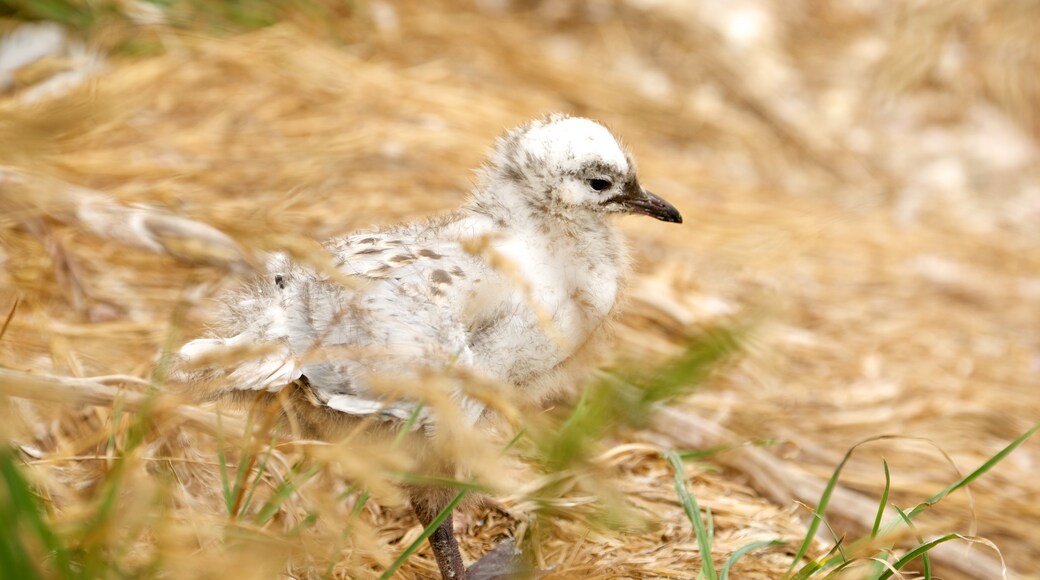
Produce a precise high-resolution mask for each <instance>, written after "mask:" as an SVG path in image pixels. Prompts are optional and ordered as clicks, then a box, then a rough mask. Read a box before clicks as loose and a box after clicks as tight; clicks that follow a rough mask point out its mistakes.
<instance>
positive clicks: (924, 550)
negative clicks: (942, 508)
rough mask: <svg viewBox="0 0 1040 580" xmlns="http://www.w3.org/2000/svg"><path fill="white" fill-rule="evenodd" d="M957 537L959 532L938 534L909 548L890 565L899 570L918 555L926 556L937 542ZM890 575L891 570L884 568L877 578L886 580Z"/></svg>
mask: <svg viewBox="0 0 1040 580" xmlns="http://www.w3.org/2000/svg"><path fill="white" fill-rule="evenodd" d="M959 538H961V535H960V534H946V535H945V536H940V537H938V538H936V539H934V540H932V541H930V542H925V543H923V544H921V545H920V546H918V547H916V548H914V549H913V550H910V551H909V552H907V553H906V555H905V556H903V557H902V558H900V559H898V560H896V562H895V563H894V564H892V567H893V568H895V569H896V570H900V569H902V568H903V567H905V566H906V565H907V564H909V563H910V562H913V561H914V560H916V559H917V558H918V557H920V556H926V555H927V554H928V552H929V551H930V550H931V549H932V548H934V547H936V546H938V545H939V544H943V543H946V542H949V541H950V540H956V539H959ZM891 577H892V570H885V571H884V572H883V573H882V574H881V576H880V577H878V580H888V578H891Z"/></svg>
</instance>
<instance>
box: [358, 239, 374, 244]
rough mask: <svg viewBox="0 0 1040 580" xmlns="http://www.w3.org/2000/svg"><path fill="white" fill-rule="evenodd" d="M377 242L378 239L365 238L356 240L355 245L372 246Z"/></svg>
mask: <svg viewBox="0 0 1040 580" xmlns="http://www.w3.org/2000/svg"><path fill="white" fill-rule="evenodd" d="M377 241H379V240H378V238H365V239H363V240H358V242H357V243H359V244H374V243H376V242H377Z"/></svg>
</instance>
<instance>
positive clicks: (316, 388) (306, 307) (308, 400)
mask: <svg viewBox="0 0 1040 580" xmlns="http://www.w3.org/2000/svg"><path fill="white" fill-rule="evenodd" d="M619 214H642V215H647V216H650V217H653V218H656V219H658V220H661V221H665V222H674V223H681V222H682V217H681V216H680V214H679V212H678V210H676V209H675V207H673V206H672V205H671V204H669V203H668V202H666V201H664V200H663V199H661V198H660V197H658V196H656V195H654V194H653V193H651V192H650V191H648V190H646V189H644V188H643V187H642V186H641V185H640V183H639V181H638V179H637V177H636V167H635V164H634V163H633V161H632V158H631V156H630V155H629V154H628V153H627V152H626V150H625V149H624V147H623V146H622V145H621V143H620V142H619V141H618V139H617V138H616V137H615V136H614V135H612V134H611V132H610V131H609V130H607V129H606V128H605V127H603V126H602V125H600V124H598V123H596V122H594V121H591V120H588V119H583V118H577V117H570V116H566V115H561V114H553V115H549V116H547V117H544V118H542V119H539V120H535V121H532V122H529V123H527V124H524V125H522V126H520V127H518V128H516V129H513V130H511V131H509V132H507V133H506V134H505V135H503V136H502V137H500V138H499V139H498V140H497V142H496V144H495V146H494V148H493V150H492V151H491V153H490V155H489V157H488V160H487V162H486V163H485V164H484V166H483V167H482V168H481V169H480V170H479V172H478V183H477V186H476V188H475V190H474V191H473V193H472V195H471V197H470V198H469V200H468V201H467V202H466V203H465V204H464V205H463V206H462V208H461V209H460V210H458V211H456V212H455V213H452V214H450V215H447V216H443V217H441V218H437V219H433V220H431V221H428V222H424V223H415V224H408V225H403V226H399V227H394V228H388V229H383V230H379V231H374V232H365V233H356V234H352V235H348V236H346V237H343V238H338V239H333V240H330V241H328V242H326V244H325V248H326V249H327V250H328V251H329V252H330V254H331V257H332V261H333V263H334V264H335V267H336V272H337V274H338V275H339V276H330V275H328V274H327V273H321V272H317V271H315V270H314V269H311V268H308V267H306V266H302V265H300V264H296V263H293V262H291V261H289V260H287V259H284V258H276V259H274V260H272V263H271V265H270V272H268V273H267V274H265V275H263V276H261V277H259V278H258V279H257V280H256V281H254V282H253V283H252V284H251V285H250V286H249V287H248V288H246V289H245V290H242V291H239V292H237V293H236V294H234V295H233V296H231V297H229V298H228V299H227V300H226V306H227V316H226V317H225V318H226V320H225V321H224V323H223V324H222V325H221V326H222V330H223V331H224V332H222V333H220V336H216V337H213V338H206V339H200V340H195V341H192V342H190V343H188V344H186V345H185V346H184V347H183V348H182V349H181V351H180V355H181V362H182V364H183V365H185V366H188V367H190V366H194V367H195V368H196V370H195V371H193V373H194V374H193V376H192V378H194V379H195V380H203V379H208V382H210V383H211V384H212V383H213V382H214V381H215V382H216V383H217V384H218V385H219V386H218V388H217V390H218V391H219V393H220V394H234V393H236V392H237V393H243V392H250V391H254V392H260V393H278V392H280V391H281V392H282V394H283V396H282V397H281V398H280V400H281V401H282V403H283V404H284V405H285V407H286V408H285V413H286V415H287V416H288V418H289V419H290V420H291V421H292V422H293V424H294V425H296V426H298V427H299V429H300V430H301V431H302V432H303V433H302V435H303V436H306V437H319V438H326V439H334V438H336V437H339V436H342V435H344V434H345V433H347V432H348V431H349V429H350V428H352V427H354V426H356V425H357V424H358V422H359V420H360V419H361V418H368V419H369V421H370V422H372V423H373V424H378V425H385V426H387V427H386V428H387V430H388V431H392V430H393V429H395V428H397V429H399V428H400V426H401V424H402V422H403V421H405V420H407V419H409V418H411V417H413V416H417V417H418V421H417V424H418V425H419V426H420V429H419V431H420V432H421V433H422V434H424V435H430V434H432V433H435V432H436V431H437V430H438V428H439V427H440V428H443V427H444V421H445V420H446V419H447V417H446V416H440V417H439V416H438V412H437V411H435V410H433V409H434V408H435V407H436V405H419V400H418V399H419V398H420V397H412V398H410V397H409V396H408V395H407V394H405V395H401V394H400V393H397V394H395V395H394V396H389V395H388V394H387V391H386V389H385V387H384V386H385V384H386V383H387V381H388V380H389V381H391V382H393V383H395V384H419V383H421V382H422V381H423V380H425V378H426V377H429V376H431V373H438V372H440V373H443V372H445V371H446V370H447V369H455V370H460V369H461V370H465V371H466V372H468V373H470V376H474V377H481V378H483V379H487V380H489V381H497V382H498V383H500V384H504V385H508V387H509V388H510V389H511V390H512V391H514V393H515V398H516V399H517V400H520V401H528V402H538V401H540V400H542V399H543V398H544V397H545V396H546V395H547V394H548V393H549V392H551V390H552V388H554V387H556V386H558V385H559V383H560V382H562V381H561V378H562V377H565V376H567V373H569V372H570V371H571V370H572V369H573V368H574V367H575V366H578V364H579V363H580V361H581V358H582V357H580V356H579V355H580V353H582V352H583V351H584V350H586V349H587V347H588V345H589V344H590V342H591V341H592V339H594V338H595V337H596V336H597V335H598V334H601V333H600V332H599V331H600V330H601V328H602V327H603V326H604V324H605V323H606V322H607V321H608V320H609V319H610V318H611V316H612V314H613V313H614V311H615V307H616V305H617V304H618V296H619V293H620V291H621V288H622V284H623V281H624V279H625V276H626V274H627V273H628V269H629V262H628V254H627V251H626V246H625V243H624V240H623V239H622V236H621V234H620V232H619V230H618V229H617V228H616V226H615V225H614V224H613V223H612V219H611V218H612V217H613V216H616V215H619ZM257 344H259V345H265V346H266V347H267V348H265V349H264V350H263V355H262V356H257V357H253V358H251V359H247V360H244V361H240V362H238V363H236V364H234V365H231V366H229V367H220V366H210V367H206V365H205V364H203V365H201V366H202V367H203V368H201V369H199V368H198V367H199V366H200V365H199V364H198V363H199V361H204V360H206V359H207V356H208V355H210V354H212V353H213V352H214V351H217V350H220V349H226V348H229V347H243V346H250V345H257ZM317 351H322V354H321V356H315V355H314V353H315V352H317ZM381 385H384V386H381ZM286 394H288V396H284V395H286ZM449 398H450V400H451V401H453V404H454V405H455V406H456V408H457V410H458V413H457V414H456V415H454V418H455V419H456V420H458V419H459V418H460V417H461V420H462V421H463V422H464V423H466V424H467V425H475V424H477V423H478V422H479V421H480V419H481V417H482V416H483V415H484V414H485V412H486V409H485V408H484V405H483V404H481V403H480V402H478V401H476V400H474V399H472V398H470V397H467V396H466V395H465V394H464V393H463V389H462V385H461V383H459V382H458V381H457V382H456V385H455V387H454V388H453V391H452V393H451V394H450V396H449ZM443 408H444V407H443V405H442V406H441V407H440V409H441V410H442V412H441V413H440V415H448V414H450V413H444V412H443ZM438 422H440V425H438ZM420 439H421V438H420ZM419 447H420V448H421V447H422V444H421V443H420V444H419ZM418 453H420V454H421V453H423V451H422V450H421V449H420V450H419V451H418ZM434 455H435V454H434ZM437 457H438V459H435V460H430V461H427V462H425V466H426V468H429V469H434V470H440V471H446V472H451V469H452V465H451V463H452V462H451V460H450V459H444V458H443V457H440V456H437ZM407 491H408V493H409V495H410V496H411V501H412V506H413V508H414V511H415V513H416V515H417V516H418V518H419V520H420V521H421V522H422V524H423V525H424V526H425V525H429V524H430V522H431V520H432V519H433V518H434V516H436V514H438V513H439V512H440V511H441V510H442V509H443V508H444V507H445V506H446V505H447V504H448V502H449V499H450V496H451V495H452V493H445V491H444V490H438V489H433V488H428V487H414V488H409V489H408V490H407ZM430 543H431V546H432V548H433V551H434V555H435V557H436V559H437V564H438V566H439V568H440V571H441V574H442V576H443V577H444V578H454V579H461V578H464V577H465V575H466V570H465V568H464V566H463V563H462V558H461V555H460V553H459V548H458V545H457V543H456V541H455V537H454V534H453V531H452V520H451V518H450V517H449V518H448V519H447V520H446V521H445V522H444V523H443V524H442V525H441V526H440V527H439V528H438V529H437V530H436V531H435V532H434V534H433V535H432V536H431V537H430Z"/></svg>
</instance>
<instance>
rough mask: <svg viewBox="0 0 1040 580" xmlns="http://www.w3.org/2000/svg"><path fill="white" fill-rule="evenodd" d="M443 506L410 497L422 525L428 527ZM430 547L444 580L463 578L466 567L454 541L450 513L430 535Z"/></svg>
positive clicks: (461, 579)
mask: <svg viewBox="0 0 1040 580" xmlns="http://www.w3.org/2000/svg"><path fill="white" fill-rule="evenodd" d="M443 508H444V506H441V508H440V509H434V506H431V505H430V504H429V503H428V502H423V501H416V500H415V499H412V509H413V510H414V511H415V515H416V517H418V518H419V522H420V523H422V525H423V526H424V527H428V526H429V525H430V522H432V521H433V518H435V517H437V514H438V513H439V512H440V511H441V509H443ZM430 547H431V548H433V556H434V557H435V558H436V559H437V567H438V568H440V569H441V577H443V578H444V580H465V578H466V568H465V566H463V564H462V553H460V552H459V544H458V542H456V541H455V531H454V530H453V529H452V517H451V515H448V519H446V520H444V522H443V523H441V525H440V526H438V527H437V529H436V530H434V532H433V535H432V536H430Z"/></svg>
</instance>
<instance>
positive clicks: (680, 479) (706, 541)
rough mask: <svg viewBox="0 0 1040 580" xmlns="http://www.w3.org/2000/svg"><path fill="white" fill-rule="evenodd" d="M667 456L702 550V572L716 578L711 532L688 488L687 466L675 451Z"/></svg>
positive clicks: (709, 579)
mask: <svg viewBox="0 0 1040 580" xmlns="http://www.w3.org/2000/svg"><path fill="white" fill-rule="evenodd" d="M665 458H666V459H667V460H668V462H669V463H671V464H672V469H674V470H675V493H676V494H677V495H678V496H679V502H680V503H681V504H682V506H683V510H684V511H685V512H686V517H687V518H689V520H690V523H691V524H692V525H693V531H694V534H696V536H697V545H698V546H699V547H700V550H701V562H702V563H701V572H703V573H704V577H705V578H707V579H708V580H716V579H717V578H718V576H717V575H716V574H715V562H714V561H712V558H711V534H710V533H709V531H708V529H707V528H706V527H705V525H704V522H703V521H701V510H700V507H699V506H698V505H697V500H696V498H694V497H693V495H692V494H691V493H690V491H689V490H688V489H686V466H685V465H683V461H682V458H680V457H679V454H678V453H676V452H675V451H669V452H667V453H665Z"/></svg>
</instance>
